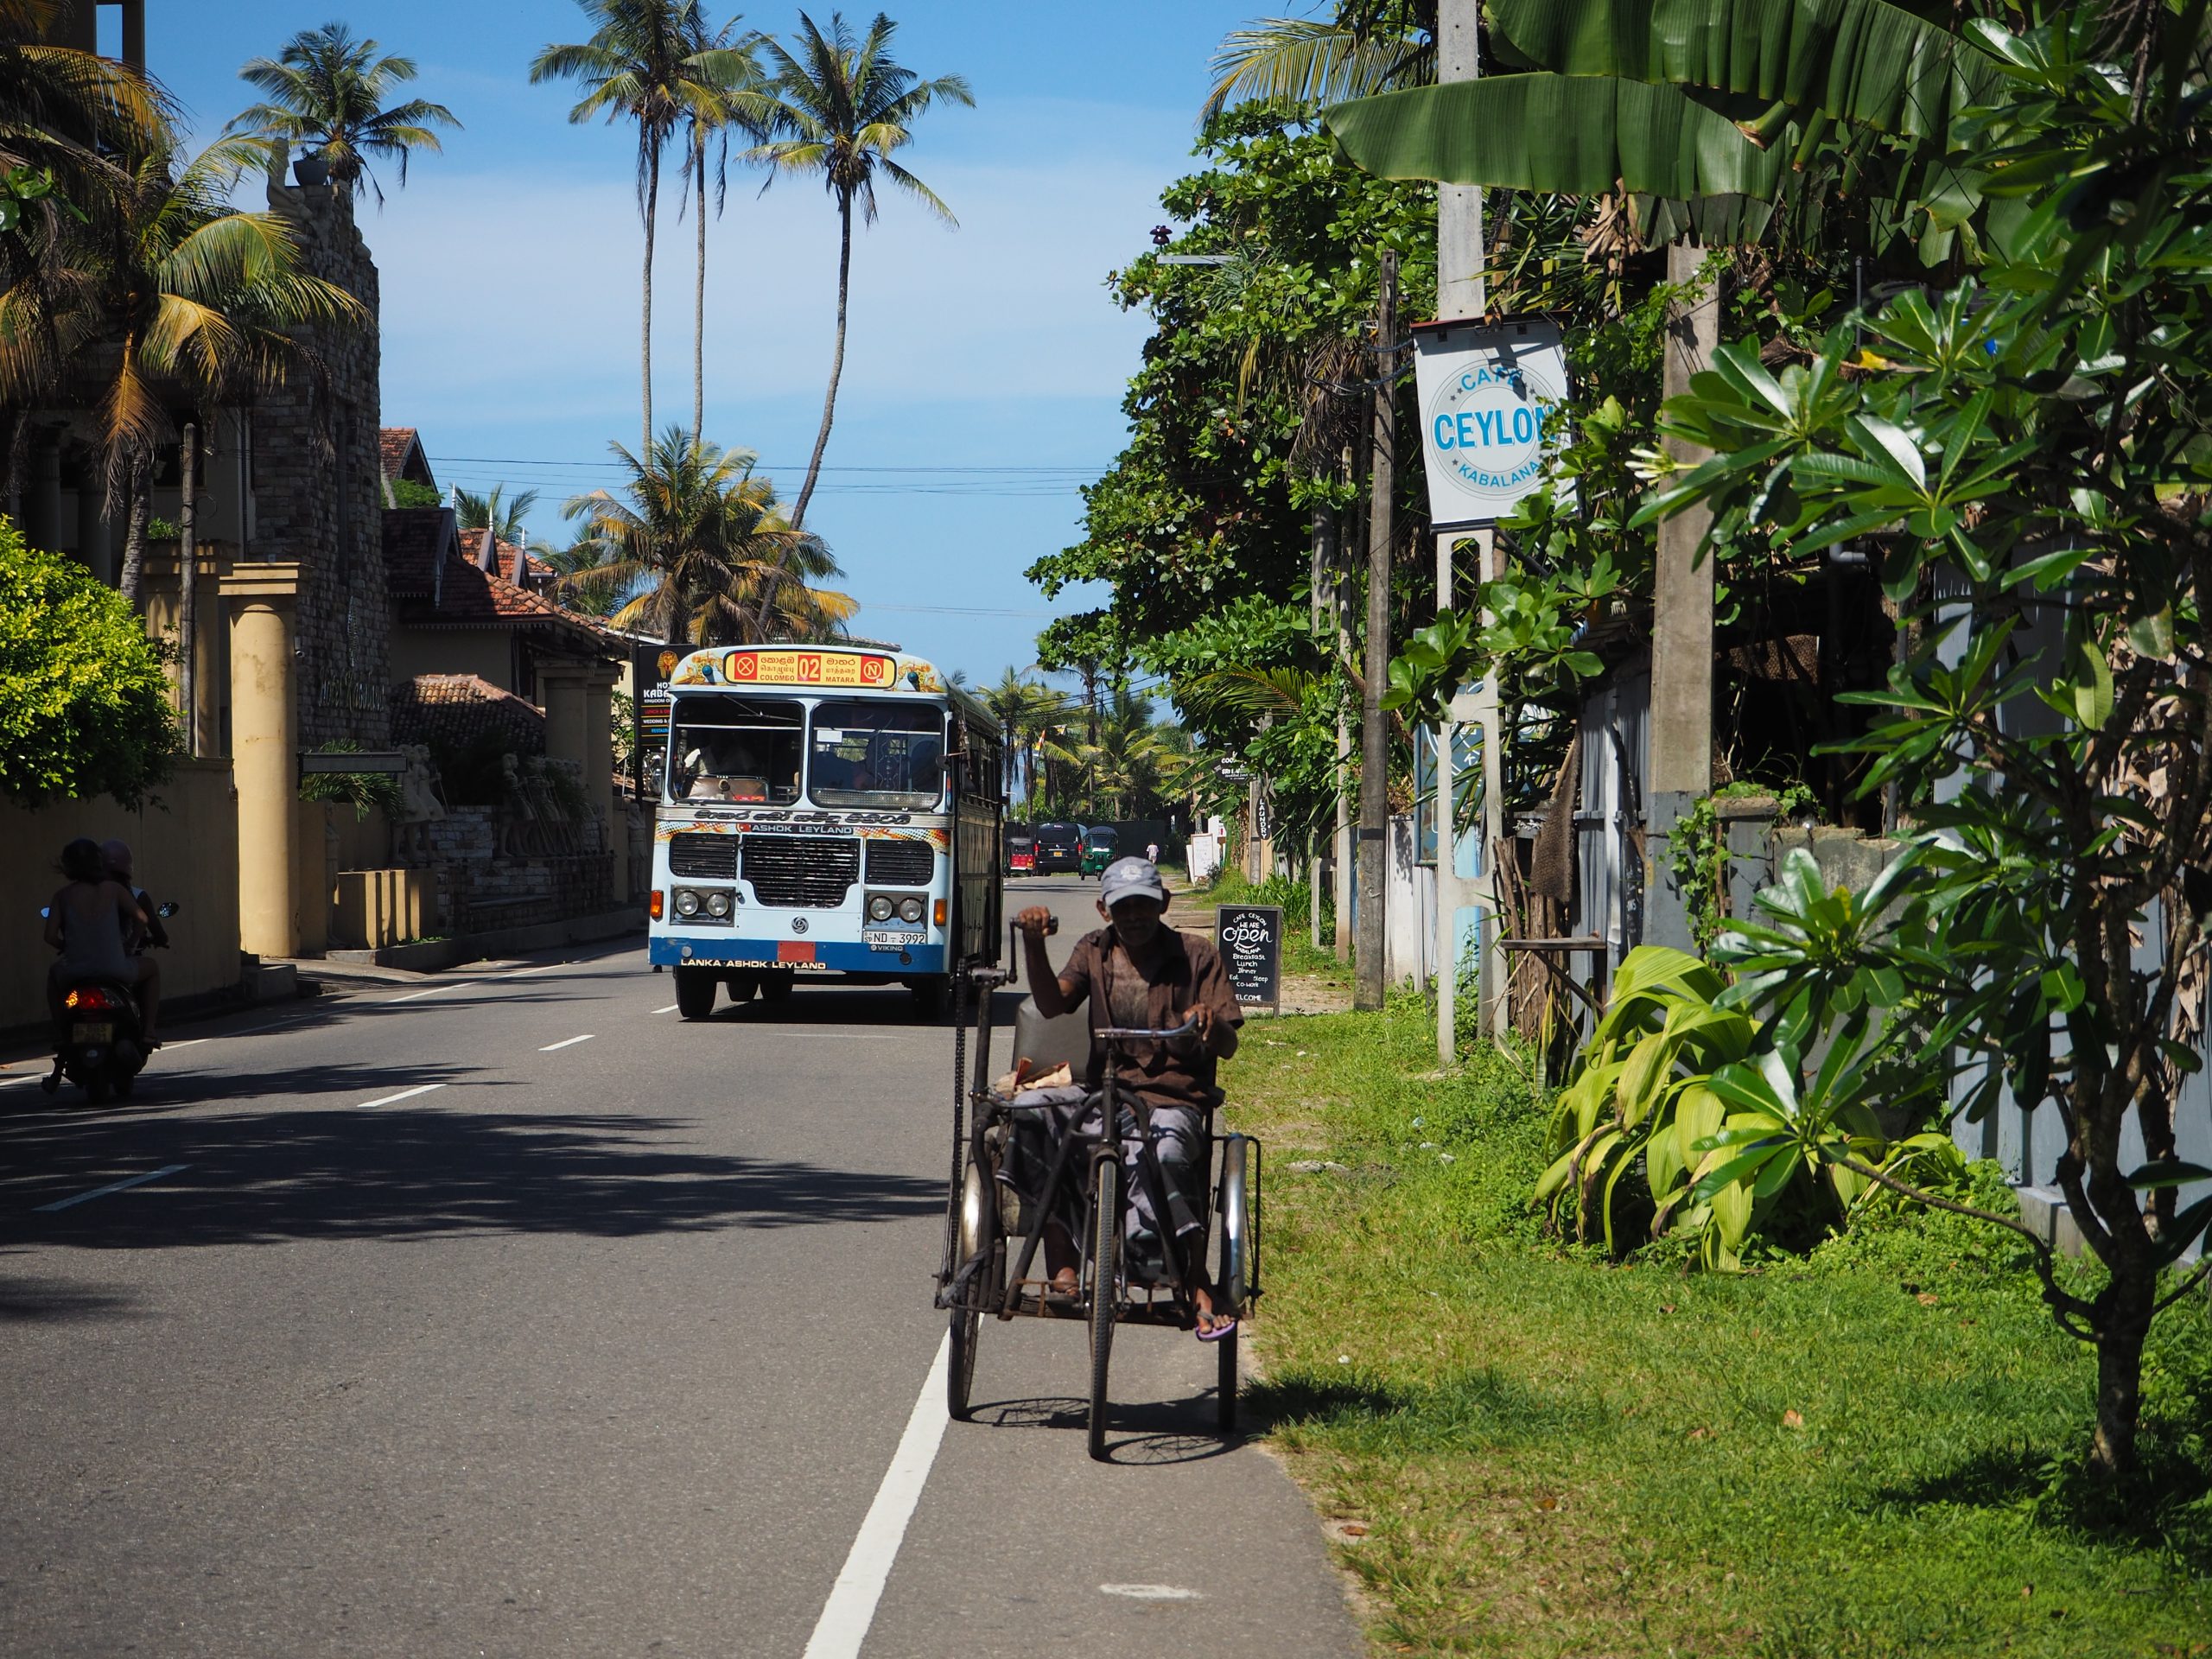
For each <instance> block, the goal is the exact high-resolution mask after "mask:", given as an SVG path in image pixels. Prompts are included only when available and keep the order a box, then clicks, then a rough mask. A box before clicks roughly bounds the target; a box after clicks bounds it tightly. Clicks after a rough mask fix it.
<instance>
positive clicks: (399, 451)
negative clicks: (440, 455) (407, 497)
mask: <svg viewBox="0 0 2212 1659" xmlns="http://www.w3.org/2000/svg"><path fill="white" fill-rule="evenodd" d="M377 443H378V449H379V451H380V453H381V454H382V457H383V461H384V475H385V477H386V478H404V479H411V480H413V481H414V482H416V483H417V484H428V485H429V486H431V487H433V488H435V487H436V486H437V481H438V480H436V479H435V478H433V477H431V476H430V458H429V456H428V455H427V454H423V439H422V435H420V434H419V433H417V432H416V429H414V428H413V427H411V426H385V427H379V428H378V429H377Z"/></svg>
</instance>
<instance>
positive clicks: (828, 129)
mask: <svg viewBox="0 0 2212 1659" xmlns="http://www.w3.org/2000/svg"><path fill="white" fill-rule="evenodd" d="M798 22H799V33H798V41H797V46H798V50H797V52H796V53H794V52H791V51H787V50H786V49H785V48H784V47H783V46H782V45H781V44H779V42H777V41H767V42H766V51H767V53H768V54H769V59H770V61H771V63H772V66H773V67H774V70H775V73H774V75H773V77H772V79H771V81H770V84H769V86H768V88H767V92H768V98H767V104H766V111H765V113H766V117H767V119H766V125H767V127H768V129H769V130H770V132H771V134H772V136H771V137H770V138H769V139H768V140H767V141H766V143H762V144H760V145H758V146H757V147H756V148H754V149H753V150H752V151H751V152H750V154H749V156H748V157H747V159H749V160H753V161H759V162H764V163H766V165H767V166H768V167H770V168H773V169H774V172H773V173H772V174H771V175H770V181H771V182H772V181H773V180H774V176H775V174H776V173H790V174H797V175H807V176H812V177H816V178H819V179H820V180H821V181H822V185H823V189H825V190H826V191H828V192H829V199H830V200H831V201H832V202H833V203H835V204H836V209H837V232H838V235H837V336H836V346H835V348H834V349H833V350H832V352H831V353H830V358H829V392H828V394H827V395H826V396H825V397H823V400H822V428H821V430H820V431H819V432H818V433H817V434H816V435H815V440H814V454H813V455H812V456H811V458H810V459H809V461H807V464H806V480H805V482H804V483H803V484H801V485H800V486H799V491H798V501H797V502H795V503H794V504H793V505H792V507H791V524H792V526H793V527H794V528H796V527H798V525H801V524H804V523H805V522H806V507H807V503H808V502H809V501H810V500H812V499H814V486H815V483H816V480H818V479H819V478H820V477H821V475H822V456H823V451H824V450H826V449H827V448H829V427H830V423H831V422H832V421H833V420H834V419H835V418H836V412H837V382H838V379H839V378H840V377H841V376H842V374H843V372H844V368H845V315H846V302H847V300H848V298H849V294H850V291H851V286H852V283H851V278H852V266H853V209H854V207H855V206H857V207H859V208H860V210H861V221H862V222H863V223H864V224H868V225H873V224H874V223H875V212H876V208H875V181H876V178H877V176H878V175H881V176H882V177H883V178H885V179H887V180H888V181H890V182H891V183H892V184H893V185H896V186H897V187H898V188H899V189H901V190H903V191H905V192H906V194H908V195H910V196H912V197H913V198H914V200H917V201H918V202H920V203H921V204H922V205H923V206H924V207H926V208H928V209H929V210H930V212H931V213H935V214H936V215H937V216H938V218H939V219H943V220H944V222H945V224H947V225H949V226H953V227H954V228H955V229H957V228H958V226H959V221H958V220H957V219H954V218H953V216H952V210H951V209H950V207H946V206H945V205H944V202H943V201H942V200H940V199H939V198H938V194H937V192H936V191H934V190H932V189H931V188H929V186H927V185H925V184H924V183H923V182H922V181H920V180H919V179H918V178H916V177H915V176H914V175H912V173H910V172H908V171H907V170H906V168H904V167H902V166H900V165H899V163H898V162H895V161H893V160H892V156H893V152H894V151H896V150H899V149H903V148H905V147H906V145H907V144H909V143H912V141H913V137H914V135H913V124H914V123H915V122H916V121H917V120H918V119H919V118H921V116H922V115H923V114H924V113H925V112H926V111H928V110H929V108H930V106H931V105H933V104H935V103H936V102H937V101H938V99H947V100H949V101H950V102H952V103H955V104H965V105H969V107H970V108H973V107H974V105H975V102H976V99H975V95H974V94H973V93H972V92H969V90H968V83H967V81H966V80H965V79H963V78H962V77H961V76H958V75H940V76H938V79H935V80H923V79H920V78H919V77H918V76H917V75H916V74H915V73H914V72H913V71H912V70H911V69H909V68H906V67H905V66H904V65H902V64H900V63H899V62H897V61H896V60H893V57H892V56H891V37H892V36H893V35H894V34H896V33H897V32H898V29H899V26H898V25H897V24H896V23H894V22H892V21H891V19H890V18H889V17H887V16H885V15H884V14H883V13H881V12H878V13H877V14H876V16H875V21H874V22H873V23H871V24H869V25H868V34H867V35H866V36H865V37H863V38H860V39H855V37H854V35H853V31H852V29H850V27H849V26H848V25H847V23H846V22H845V19H844V16H843V14H842V13H840V12H835V11H833V12H831V13H830V14H829V33H828V34H826V35H825V34H823V32H822V30H821V29H820V28H819V27H817V25H816V23H815V21H814V20H813V19H812V18H811V17H810V16H807V15H806V14H805V13H804V12H801V13H799V15H798Z"/></svg>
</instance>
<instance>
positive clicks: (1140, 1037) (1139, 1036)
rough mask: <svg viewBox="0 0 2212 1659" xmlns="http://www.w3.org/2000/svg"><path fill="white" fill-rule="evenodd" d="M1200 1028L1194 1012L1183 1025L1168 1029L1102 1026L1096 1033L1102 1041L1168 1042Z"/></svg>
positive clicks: (1186, 1035)
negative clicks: (1155, 1029)
mask: <svg viewBox="0 0 2212 1659" xmlns="http://www.w3.org/2000/svg"><path fill="white" fill-rule="evenodd" d="M1197 1029H1198V1015H1197V1014H1196V1013H1193V1014H1192V1015H1191V1017H1190V1018H1189V1019H1187V1020H1185V1021H1184V1022H1183V1023H1182V1024H1181V1025H1179V1026H1175V1027H1171V1028H1170V1029H1168V1030H1166V1031H1154V1030H1149V1029H1147V1028H1146V1027H1142V1026H1101V1027H1099V1028H1098V1030H1097V1031H1096V1033H1094V1034H1095V1035H1096V1037H1097V1038H1098V1039H1099V1040H1100V1041H1102V1042H1145V1041H1151V1042H1163V1043H1164V1042H1167V1041H1169V1040H1171V1039H1173V1038H1177V1037H1188V1036H1189V1035H1190V1034H1191V1033H1192V1032H1194V1031H1196V1030H1197Z"/></svg>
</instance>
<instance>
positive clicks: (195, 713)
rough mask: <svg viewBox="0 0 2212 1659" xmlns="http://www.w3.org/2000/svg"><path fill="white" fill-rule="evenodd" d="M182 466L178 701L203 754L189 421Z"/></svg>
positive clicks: (190, 739) (195, 440)
mask: <svg viewBox="0 0 2212 1659" xmlns="http://www.w3.org/2000/svg"><path fill="white" fill-rule="evenodd" d="M177 458H178V461H179V462H180V465H181V494H180V497H179V501H178V506H177V543H176V634H177V645H178V649H179V653H180V654H179V660H178V662H177V671H176V690H177V702H178V705H179V707H180V708H181V710H182V711H183V714H184V753H185V755H186V757H187V758H188V759H189V760H198V759H199V758H200V661H199V658H200V537H199V535H198V529H199V507H198V500H197V496H196V493H195V491H194V479H193V474H194V473H195V472H197V471H198V470H199V465H200V429H199V427H197V426H196V425H194V424H193V423H191V422H189V421H188V422H186V423H185V427H184V442H182V443H181V444H180V445H178V447H177Z"/></svg>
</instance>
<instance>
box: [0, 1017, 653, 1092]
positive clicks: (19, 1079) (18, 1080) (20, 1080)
mask: <svg viewBox="0 0 2212 1659" xmlns="http://www.w3.org/2000/svg"><path fill="white" fill-rule="evenodd" d="M679 1007H683V1004H682V1003H680V1002H671V1003H670V1004H669V1005H668V1006H667V1007H664V1008H655V1009H654V1010H653V1012H654V1013H655V1014H674V1013H675V1012H676V1011H677V1009H678V1008H679ZM16 1082H18V1083H20V1082H22V1078H20V1077H18V1078H16Z"/></svg>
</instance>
